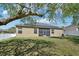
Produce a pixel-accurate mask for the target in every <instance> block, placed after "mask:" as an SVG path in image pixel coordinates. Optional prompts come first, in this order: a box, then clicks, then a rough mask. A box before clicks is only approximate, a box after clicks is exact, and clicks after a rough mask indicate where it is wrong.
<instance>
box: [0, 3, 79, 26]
mask: <svg viewBox="0 0 79 59" xmlns="http://www.w3.org/2000/svg"><path fill="white" fill-rule="evenodd" d="M0 5H1V6H3V7H4V9H5V10H7V11H8V14H9V15H10V17H13V16H17V15H19V16H20V17H19V18H17V17H16V18H15V19H21V18H22V20H23V21H26V20H28V21H30V20H29V19H32V18H33V17H31V18H30V14H32V13H36V14H42V16H43V18H46V17H47V18H48V19H49V20H51V19H53V18H54V15H55V11H56V10H57V9H58V8H61V9H62V13H63V18H64V17H67V16H73V19H74V20H73V23H72V24H77V23H78V22H77V21H78V14H79V4H77V3H74V4H72V3H12V4H10V3H7V4H0ZM27 14H28V16H27ZM36 14H32V15H31V16H39V15H36ZM46 14H48V16H45V15H46ZM23 15H26V16H23ZM28 18H29V19H28ZM8 19H10V18H8ZM33 19H34V18H33ZM33 19H32V20H31V21H33ZM1 22H2V21H0V23H1ZM7 23H9V22H7ZM1 24H2V23H1ZM2 25H3V24H2Z"/></svg>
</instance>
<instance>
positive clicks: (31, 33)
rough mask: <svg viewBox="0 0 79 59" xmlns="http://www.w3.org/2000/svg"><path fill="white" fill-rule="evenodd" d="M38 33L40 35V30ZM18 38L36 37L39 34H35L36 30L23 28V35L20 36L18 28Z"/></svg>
mask: <svg viewBox="0 0 79 59" xmlns="http://www.w3.org/2000/svg"><path fill="white" fill-rule="evenodd" d="M37 33H38V29H37ZM16 36H21V37H34V36H38V34H35V33H34V28H22V34H19V33H18V28H16Z"/></svg>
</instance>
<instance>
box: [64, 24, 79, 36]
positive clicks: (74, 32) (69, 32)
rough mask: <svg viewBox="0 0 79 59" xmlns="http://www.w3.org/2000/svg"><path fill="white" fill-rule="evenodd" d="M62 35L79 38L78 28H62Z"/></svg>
mask: <svg viewBox="0 0 79 59" xmlns="http://www.w3.org/2000/svg"><path fill="white" fill-rule="evenodd" d="M64 35H74V36H79V27H78V26H74V25H70V26H68V27H65V28H64Z"/></svg>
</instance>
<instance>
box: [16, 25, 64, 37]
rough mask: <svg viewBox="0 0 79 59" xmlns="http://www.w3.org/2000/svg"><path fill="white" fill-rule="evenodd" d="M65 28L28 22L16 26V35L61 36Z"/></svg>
mask: <svg viewBox="0 0 79 59" xmlns="http://www.w3.org/2000/svg"><path fill="white" fill-rule="evenodd" d="M62 34H63V29H62V28H59V27H56V26H51V25H48V24H35V25H34V24H33V25H30V24H26V25H17V26H16V36H20V37H21V36H22V37H38V36H50V37H61V36H62Z"/></svg>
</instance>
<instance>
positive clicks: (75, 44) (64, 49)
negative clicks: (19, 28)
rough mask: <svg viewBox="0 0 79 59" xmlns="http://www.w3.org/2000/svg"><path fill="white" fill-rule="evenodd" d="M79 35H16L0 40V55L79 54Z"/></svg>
mask: <svg viewBox="0 0 79 59" xmlns="http://www.w3.org/2000/svg"><path fill="white" fill-rule="evenodd" d="M78 39H79V37H65V38H50V37H31V38H30V37H27V38H26V37H25V38H24V37H14V38H10V39H7V40H1V41H0V56H6V55H8V56H13V55H14V56H79V40H78Z"/></svg>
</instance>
